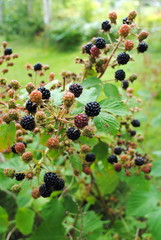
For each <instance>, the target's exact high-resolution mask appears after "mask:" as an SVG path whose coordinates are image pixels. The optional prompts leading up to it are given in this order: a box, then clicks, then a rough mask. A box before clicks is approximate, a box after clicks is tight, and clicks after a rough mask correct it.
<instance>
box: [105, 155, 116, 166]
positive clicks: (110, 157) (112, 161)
mask: <svg viewBox="0 0 161 240" xmlns="http://www.w3.org/2000/svg"><path fill="white" fill-rule="evenodd" d="M107 160H108V162H109V163H111V164H113V163H117V162H118V159H117V156H115V155H114V154H111V155H110V156H109V157H108V158H107Z"/></svg>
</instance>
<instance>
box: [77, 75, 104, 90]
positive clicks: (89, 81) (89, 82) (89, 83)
mask: <svg viewBox="0 0 161 240" xmlns="http://www.w3.org/2000/svg"><path fill="white" fill-rule="evenodd" d="M100 83H102V81H101V80H100V79H99V78H97V77H90V78H86V79H85V80H84V81H83V82H82V83H81V85H82V87H83V88H91V87H94V86H97V85H100Z"/></svg>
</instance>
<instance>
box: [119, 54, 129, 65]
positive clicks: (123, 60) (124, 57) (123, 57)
mask: <svg viewBox="0 0 161 240" xmlns="http://www.w3.org/2000/svg"><path fill="white" fill-rule="evenodd" d="M129 60H130V56H129V54H127V53H125V52H122V53H119V54H118V55H117V62H118V64H121V65H125V64H126V63H128V61H129Z"/></svg>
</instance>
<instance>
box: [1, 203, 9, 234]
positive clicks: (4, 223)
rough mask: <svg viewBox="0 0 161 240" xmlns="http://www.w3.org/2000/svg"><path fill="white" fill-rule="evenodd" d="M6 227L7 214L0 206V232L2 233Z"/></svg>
mask: <svg viewBox="0 0 161 240" xmlns="http://www.w3.org/2000/svg"><path fill="white" fill-rule="evenodd" d="M7 228H8V214H7V212H6V210H5V209H4V208H3V207H1V206H0V233H4V232H5V231H6V230H7Z"/></svg>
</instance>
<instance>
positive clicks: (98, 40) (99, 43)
mask: <svg viewBox="0 0 161 240" xmlns="http://www.w3.org/2000/svg"><path fill="white" fill-rule="evenodd" d="M95 45H96V47H97V48H99V49H103V48H105V47H106V41H105V39H104V38H101V37H98V38H96V40H95Z"/></svg>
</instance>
